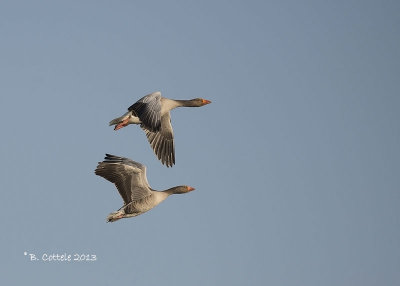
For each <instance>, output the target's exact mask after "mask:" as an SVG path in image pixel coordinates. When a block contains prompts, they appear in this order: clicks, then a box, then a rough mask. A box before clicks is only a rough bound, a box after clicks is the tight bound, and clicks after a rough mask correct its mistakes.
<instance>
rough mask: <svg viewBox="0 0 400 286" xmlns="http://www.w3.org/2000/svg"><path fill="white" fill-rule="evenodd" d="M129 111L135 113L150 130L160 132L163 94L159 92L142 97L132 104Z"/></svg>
mask: <svg viewBox="0 0 400 286" xmlns="http://www.w3.org/2000/svg"><path fill="white" fill-rule="evenodd" d="M128 110H129V111H133V112H134V113H135V115H136V116H137V117H139V119H140V121H141V122H142V124H143V125H144V126H145V127H146V128H147V129H148V130H150V131H158V130H160V126H161V92H159V91H157V92H154V93H151V94H148V95H146V96H144V97H142V98H141V99H139V100H138V101H137V102H136V103H134V104H132V105H131V106H130V107H129V108H128Z"/></svg>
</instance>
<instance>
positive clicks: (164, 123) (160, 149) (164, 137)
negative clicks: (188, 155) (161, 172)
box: [141, 112, 175, 167]
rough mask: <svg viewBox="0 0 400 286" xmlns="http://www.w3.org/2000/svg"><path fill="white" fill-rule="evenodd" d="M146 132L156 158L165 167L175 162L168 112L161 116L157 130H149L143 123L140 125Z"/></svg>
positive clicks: (172, 132) (172, 135)
mask: <svg viewBox="0 0 400 286" xmlns="http://www.w3.org/2000/svg"><path fill="white" fill-rule="evenodd" d="M141 127H142V129H143V130H144V132H145V133H146V137H147V140H148V141H149V143H150V146H151V148H152V149H153V151H154V153H155V154H156V156H157V158H158V159H159V160H160V161H161V163H162V164H164V165H166V166H167V167H172V165H174V164H175V146H174V131H173V130H172V125H171V117H170V114H169V112H167V113H165V114H164V115H163V116H162V117H161V126H160V130H159V131H152V130H149V129H148V128H147V127H146V126H145V125H144V124H142V125H141Z"/></svg>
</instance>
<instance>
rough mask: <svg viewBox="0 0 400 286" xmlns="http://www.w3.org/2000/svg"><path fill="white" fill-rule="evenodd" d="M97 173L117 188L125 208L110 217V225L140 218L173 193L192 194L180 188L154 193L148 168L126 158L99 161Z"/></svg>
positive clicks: (183, 187)
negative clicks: (132, 218) (147, 172)
mask: <svg viewBox="0 0 400 286" xmlns="http://www.w3.org/2000/svg"><path fill="white" fill-rule="evenodd" d="M95 174H96V175H98V176H100V177H103V178H105V179H106V180H108V181H110V182H112V183H114V184H115V186H116V187H117V190H118V192H119V194H120V195H121V197H122V200H123V201H124V205H123V206H122V207H121V208H120V209H119V210H117V211H116V212H112V213H110V214H109V215H108V217H107V222H114V221H117V220H119V219H121V218H129V217H134V216H138V215H141V214H143V213H145V212H147V211H149V210H151V209H152V208H154V207H155V206H157V205H159V204H160V203H161V202H163V201H164V200H165V199H166V198H167V197H169V196H170V195H172V194H184V193H188V192H190V191H193V190H194V188H193V187H190V186H177V187H173V188H170V189H167V190H165V191H156V190H153V189H152V188H151V187H150V185H149V183H148V181H147V176H146V166H144V165H142V164H140V163H138V162H135V161H133V160H130V159H128V158H124V157H118V156H114V155H110V154H106V157H105V158H104V161H103V162H99V163H98V165H97V168H96V170H95Z"/></svg>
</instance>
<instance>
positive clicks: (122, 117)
mask: <svg viewBox="0 0 400 286" xmlns="http://www.w3.org/2000/svg"><path fill="white" fill-rule="evenodd" d="M130 114H131V112H130V111H128V112H127V113H125V114H124V115H122V116H120V117H117V118H115V119H113V120H111V121H110V123H109V125H110V126H111V125H116V124H118V123H120V122H122V121H124V119H126V117H127V116H129V115H130Z"/></svg>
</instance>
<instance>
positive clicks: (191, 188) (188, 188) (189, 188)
mask: <svg viewBox="0 0 400 286" xmlns="http://www.w3.org/2000/svg"><path fill="white" fill-rule="evenodd" d="M187 190H188V192H190V191H194V190H195V188H193V187H190V186H188V187H187Z"/></svg>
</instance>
